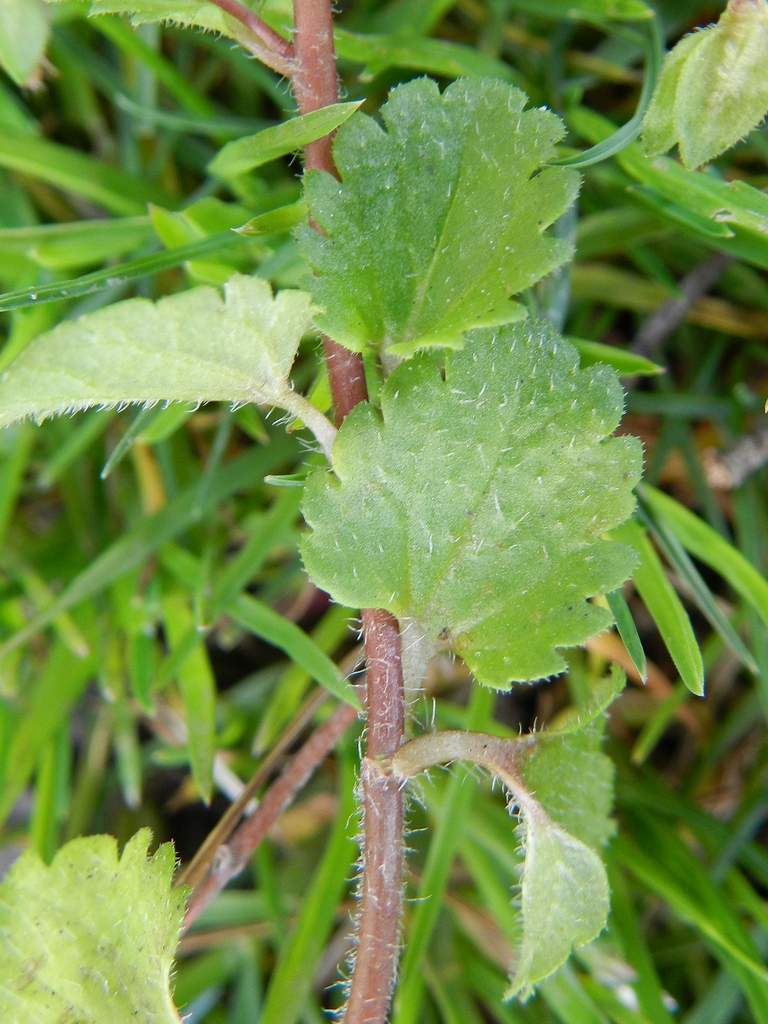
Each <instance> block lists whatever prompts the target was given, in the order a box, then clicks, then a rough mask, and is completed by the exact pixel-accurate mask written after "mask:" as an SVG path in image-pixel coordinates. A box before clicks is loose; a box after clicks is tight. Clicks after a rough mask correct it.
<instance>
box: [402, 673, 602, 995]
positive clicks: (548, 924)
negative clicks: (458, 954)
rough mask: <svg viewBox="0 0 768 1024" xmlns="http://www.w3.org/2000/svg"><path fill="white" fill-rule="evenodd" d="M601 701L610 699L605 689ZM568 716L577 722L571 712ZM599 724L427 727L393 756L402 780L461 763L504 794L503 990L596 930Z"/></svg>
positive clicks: (519, 986) (530, 980) (529, 985)
mask: <svg viewBox="0 0 768 1024" xmlns="http://www.w3.org/2000/svg"><path fill="white" fill-rule="evenodd" d="M619 685H620V679H619V678H618V677H614V678H613V679H611V680H610V681H608V682H607V685H606V690H607V691H610V692H613V694H614V695H615V693H616V692H617V689H618V687H619ZM603 699H604V700H610V697H609V696H608V693H607V692H606V693H605V694H604V695H603ZM601 703H602V700H601ZM590 714H591V712H590ZM573 717H574V718H575V719H582V715H581V714H579V713H575V714H574V716H573ZM588 717H589V716H588ZM603 727H604V716H603V714H602V711H596V717H595V718H592V719H591V720H590V721H588V723H587V724H586V725H585V726H583V727H582V728H580V729H578V730H576V731H573V730H571V731H558V732H548V731H545V732H539V733H532V734H530V735H528V736H522V737H520V738H519V739H517V738H516V739H509V740H505V739H500V738H499V737H497V736H492V735H488V734H484V733H472V732H437V733H430V734H427V735H424V736H420V737H419V738H418V739H416V740H413V741H412V742H410V743H407V744H406V745H405V746H404V747H402V748H401V749H400V750H399V751H398V752H397V754H396V755H395V756H394V758H393V759H392V769H391V770H392V772H393V774H394V775H395V776H396V777H399V778H402V779H407V778H412V777H413V776H414V775H416V774H417V773H418V772H420V771H423V770H424V769H425V768H429V767H431V766H432V765H435V764H440V763H445V762H449V761H455V760H465V761H470V762H472V763H474V764H477V765H480V766H481V767H483V768H486V769H487V770H488V771H490V772H491V773H492V774H494V775H495V776H496V777H497V778H498V779H499V780H501V781H502V782H503V784H504V785H505V787H506V788H507V790H508V792H509V795H510V808H511V809H512V810H514V811H516V813H517V815H518V818H519V823H520V829H519V839H520V846H521V852H522V866H521V878H520V920H519V936H518V938H517V942H516V945H515V949H514V959H513V963H512V965H511V974H512V978H511V984H510V988H509V990H508V993H507V994H508V996H519V997H521V998H526V997H527V996H528V995H529V994H530V993H531V991H532V990H533V988H534V986H535V985H536V984H537V983H538V982H540V981H543V980H544V978H547V977H548V976H549V975H550V974H552V973H553V971H556V970H557V968H558V967H560V966H561V965H562V964H563V963H564V962H565V961H566V960H567V958H568V956H569V955H570V953H571V950H572V949H573V948H575V947H578V946H583V945H585V944H586V943H588V942H591V941H592V939H594V938H595V937H596V936H597V935H598V934H599V933H600V932H601V931H602V929H603V928H604V927H605V922H606V918H607V916H608V881H607V878H606V873H605V868H604V866H603V862H602V860H601V857H600V854H599V850H600V848H601V847H602V846H604V845H605V843H606V842H607V840H608V839H609V838H610V837H611V836H612V835H613V833H614V824H613V821H612V819H611V817H610V814H611V808H612V804H613V764H612V762H611V760H610V759H609V758H608V757H606V756H605V754H603V752H602V751H601V749H600V746H601V740H602V734H603Z"/></svg>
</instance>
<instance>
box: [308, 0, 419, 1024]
mask: <svg viewBox="0 0 768 1024" xmlns="http://www.w3.org/2000/svg"><path fill="white" fill-rule="evenodd" d="M293 12H294V26H295V34H294V42H293V47H294V55H295V60H296V66H295V70H294V74H293V88H294V92H295V95H296V103H297V105H298V108H299V113H301V114H307V113H309V112H310V111H312V110H317V109H318V108H319V107H323V106H327V105H329V104H331V103H335V102H337V100H338V84H337V79H336V58H335V54H334V49H333V15H332V12H331V3H330V0H294V4H293ZM305 165H306V167H307V169H308V170H320V171H326V172H327V173H329V174H333V175H336V176H337V172H336V167H335V165H334V162H333V153H332V150H331V137H330V136H326V137H325V138H323V139H319V140H318V141H317V142H313V143H311V144H310V145H309V146H307V149H306V155H305ZM323 345H324V348H325V358H326V363H327V366H328V376H329V379H330V384H331V393H332V395H333V404H334V409H335V413H336V421H337V423H341V422H342V420H343V419H344V417H345V416H346V415H347V413H348V412H349V411H350V409H352V408H354V406H355V405H357V404H358V402H363V401H365V400H366V398H367V397H368V393H367V389H366V384H365V373H364V369H363V361H362V359H361V357H360V356H359V355H357V354H356V353H354V352H350V351H349V350H348V349H346V348H344V347H343V346H340V345H337V344H336V343H335V342H334V341H333V340H332V339H330V338H325V339H323ZM363 626H364V629H365V654H366V660H367V666H368V668H367V674H366V688H367V699H366V706H367V714H368V738H367V752H366V757H365V758H364V760H363V765H362V771H361V781H360V788H361V796H362V805H363V829H364V840H363V869H362V878H361V882H360V895H361V908H360V919H359V920H360V924H359V932H358V936H357V956H356V958H355V969H354V974H353V977H352V985H351V988H350V995H349V1001H348V1003H347V1008H346V1012H345V1016H344V1020H345V1021H346V1024H383V1022H384V1021H385V1020H386V1019H387V1013H388V1010H389V1003H390V1000H391V997H392V990H393V988H394V983H395V977H396V974H397V961H398V949H399V939H400V919H401V913H402V874H403V793H402V789H401V786H400V784H399V783H398V782H397V781H396V780H395V779H392V778H391V777H387V776H386V775H385V774H384V773H383V772H382V771H381V769H380V766H379V760H380V759H382V758H387V757H391V756H392V755H393V754H394V753H395V751H396V750H397V749H398V747H399V746H400V744H401V743H402V740H403V732H404V723H405V700H404V693H403V674H402V665H401V642H400V629H399V626H398V623H397V621H396V619H394V618H393V617H392V616H391V615H390V614H389V613H388V612H386V611H383V610H381V609H367V610H365V611H364V612H363Z"/></svg>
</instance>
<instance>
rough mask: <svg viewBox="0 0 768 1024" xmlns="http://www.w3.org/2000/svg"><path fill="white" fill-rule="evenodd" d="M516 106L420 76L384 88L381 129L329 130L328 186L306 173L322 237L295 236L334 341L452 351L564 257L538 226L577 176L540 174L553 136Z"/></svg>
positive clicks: (355, 125) (507, 91)
mask: <svg viewBox="0 0 768 1024" xmlns="http://www.w3.org/2000/svg"><path fill="white" fill-rule="evenodd" d="M525 103H526V97H525V95H524V94H523V93H522V92H520V91H519V90H518V89H515V88H514V87H512V86H510V85H508V84H506V83H504V82H501V81H497V80H493V79H483V78H465V79H459V80H458V81H456V82H454V83H453V84H452V85H450V86H448V88H447V89H446V90H445V92H444V93H443V94H442V95H441V94H440V91H439V89H438V87H437V85H436V84H435V83H434V82H432V81H430V80H429V79H426V78H422V79H418V80H416V81H412V82H408V83H407V84H405V85H401V86H398V87H397V88H395V89H393V90H392V92H391V93H390V96H389V99H388V100H387V102H386V103H385V104H384V106H383V107H382V109H381V116H382V120H383V126H381V125H379V123H378V122H377V121H375V120H374V119H373V118H371V117H367V116H366V115H363V114H356V115H355V116H354V117H352V118H351V119H350V120H349V121H348V122H347V123H346V124H345V125H343V126H342V127H341V129H340V130H339V133H338V135H337V136H336V140H335V143H334V157H335V160H336V164H337V167H338V169H339V173H340V175H341V181H340V182H339V181H336V179H335V178H333V177H331V176H330V175H328V174H325V173H322V172H310V173H308V174H307V175H306V176H305V189H306V196H307V201H308V205H309V209H310V213H311V216H312V218H313V219H314V221H315V222H316V223H317V224H318V225H319V226H320V227H321V228H322V229H323V233H322V234H321V233H318V232H317V231H314V230H313V229H312V228H310V227H309V226H305V227H303V228H300V229H299V232H298V235H299V240H300V244H301V247H302V249H303V251H304V254H305V256H306V258H307V260H308V262H309V264H310V266H311V267H312V269H313V271H314V272H315V277H314V279H313V282H312V284H311V286H310V287H311V290H312V292H313V296H314V298H315V300H316V302H317V304H318V305H319V306H320V307H322V309H323V310H324V312H323V315H322V316H321V317H320V318H319V321H318V323H319V325H320V327H321V328H322V329H323V330H324V331H326V332H327V333H328V334H329V335H330V336H331V337H332V338H334V340H336V341H338V342H340V343H341V344H343V345H346V346H347V347H348V348H351V349H354V350H356V351H362V350H364V349H365V348H366V347H367V346H368V345H371V344H373V345H376V346H384V347H386V348H389V349H391V350H392V351H394V352H397V353H399V354H401V355H408V354H410V353H412V352H414V351H415V350H416V349H418V348H421V347H425V346H427V345H446V346H450V347H455V348H458V347H460V346H461V344H462V342H463V334H464V332H465V331H467V330H469V329H471V328H475V327H481V326H488V325H493V324H500V323H506V322H509V321H510V320H512V319H513V318H514V317H515V315H517V314H518V313H519V312H520V311H519V307H516V306H515V304H513V303H511V302H510V301H509V300H510V296H511V295H514V294H515V293H517V292H520V291H521V290H523V289H524V288H528V287H529V286H530V285H532V284H533V283H534V282H535V281H537V280H539V278H541V277H543V276H544V275H545V274H547V273H549V272H550V271H551V270H553V269H554V268H555V267H557V266H559V265H560V264H561V263H563V262H564V261H565V260H566V259H567V258H568V256H569V255H570V248H569V246H568V244H567V243H566V242H564V241H562V240H559V239H556V238H553V237H551V236H548V235H546V234H545V229H546V228H547V227H549V226H550V225H551V224H552V223H553V222H554V221H555V220H556V219H557V218H558V217H559V216H560V214H562V213H563V211H564V210H565V209H567V207H568V206H570V204H571V203H572V201H573V199H574V198H575V196H576V193H577V191H578V187H579V181H580V179H579V176H578V174H577V173H576V172H574V171H571V170H567V169H565V168H554V167H551V168H547V169H544V170H542V166H543V165H544V164H545V163H546V162H547V161H548V160H550V159H551V158H552V157H553V156H554V153H555V145H556V143H557V142H558V141H559V140H560V139H561V138H562V136H563V134H564V128H563V125H562V122H561V121H560V119H559V118H558V117H556V116H555V114H553V113H551V112H550V111H546V110H542V109H529V110H525V109H524V108H525Z"/></svg>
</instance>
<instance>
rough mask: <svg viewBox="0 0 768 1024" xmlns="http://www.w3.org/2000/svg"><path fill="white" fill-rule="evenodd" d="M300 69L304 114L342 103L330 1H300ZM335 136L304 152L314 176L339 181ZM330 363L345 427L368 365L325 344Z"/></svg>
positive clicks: (296, 85) (362, 394)
mask: <svg viewBox="0 0 768 1024" xmlns="http://www.w3.org/2000/svg"><path fill="white" fill-rule="evenodd" d="M293 17H294V25H295V31H294V40H293V51H294V55H295V60H296V64H295V68H294V72H293V78H292V82H293V92H294V95H295V96H296V105H297V106H298V108H299V113H300V114H309V113H310V112H311V111H313V110H318V109H319V108H320V107H327V106H330V105H331V104H332V103H336V102H338V98H339V90H338V84H337V81H336V57H335V54H334V50H333V15H332V13H331V4H330V2H329V0H294V4H293ZM331 143H332V137H331V136H330V135H326V136H324V137H323V138H322V139H318V140H317V141H316V142H310V144H309V145H308V146H307V147H306V149H305V150H304V166H305V167H306V169H307V170H309V171H326V172H327V173H328V174H333V175H334V177H338V175H337V172H336V165H335V164H334V162H333V154H332V152H331ZM323 348H324V350H325V361H326V364H327V367H328V376H329V378H330V383H331V394H332V395H333V407H334V410H335V412H336V422H337V423H341V421H342V420H343V419H344V417H345V416H346V415H347V413H348V412H349V411H350V410H351V409H353V408H354V407H355V406H356V405H357V404H358V402H364V401H365V400H366V399H367V397H368V391H367V389H366V386H365V372H364V370H363V360H362V359H361V358H360V356H359V355H358V354H357V353H356V352H350V351H349V349H348V348H344V346H343V345H337V344H336V342H335V341H333V340H332V339H331V338H323Z"/></svg>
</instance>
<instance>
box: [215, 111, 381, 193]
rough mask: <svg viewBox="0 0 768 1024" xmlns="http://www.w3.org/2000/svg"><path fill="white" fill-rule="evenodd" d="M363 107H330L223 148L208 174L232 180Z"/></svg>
mask: <svg viewBox="0 0 768 1024" xmlns="http://www.w3.org/2000/svg"><path fill="white" fill-rule="evenodd" d="M361 103H362V100H357V101H355V102H353V103H332V104H330V105H329V106H327V107H321V108H320V109H319V110H313V111H311V112H310V113H309V114H303V115H302V116H300V117H292V118H290V119H289V120H288V121H283V122H282V124H278V125H275V126H274V127H272V128H265V129H264V130H263V131H261V132H257V133H256V135H248V136H246V137H245V138H242V139H235V140H234V141H233V142H228V143H227V144H226V146H224V147H222V149H220V150H219V152H218V153H217V154H216V156H215V157H214V158H213V160H211V162H210V163H209V164H208V170H209V171H210V173H211V174H214V175H216V177H218V178H232V177H236V176H237V175H238V174H246V173H247V172H248V171H252V170H254V169H255V168H256V167H261V166H262V164H266V163H269V161H270V160H277V158H278V157H281V156H286V155H287V154H288V153H295V152H296V151H297V150H299V149H301V148H302V147H303V146H306V145H307V143H309V142H314V141H315V139H321V138H322V137H323V136H324V135H328V133H329V132H332V131H335V130H336V129H337V128H338V127H339V125H341V124H343V123H344V122H345V121H346V120H348V119H349V118H350V117H351V116H352V114H354V112H355V111H356V110H357V108H358V107H359V106H360V104H361Z"/></svg>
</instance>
